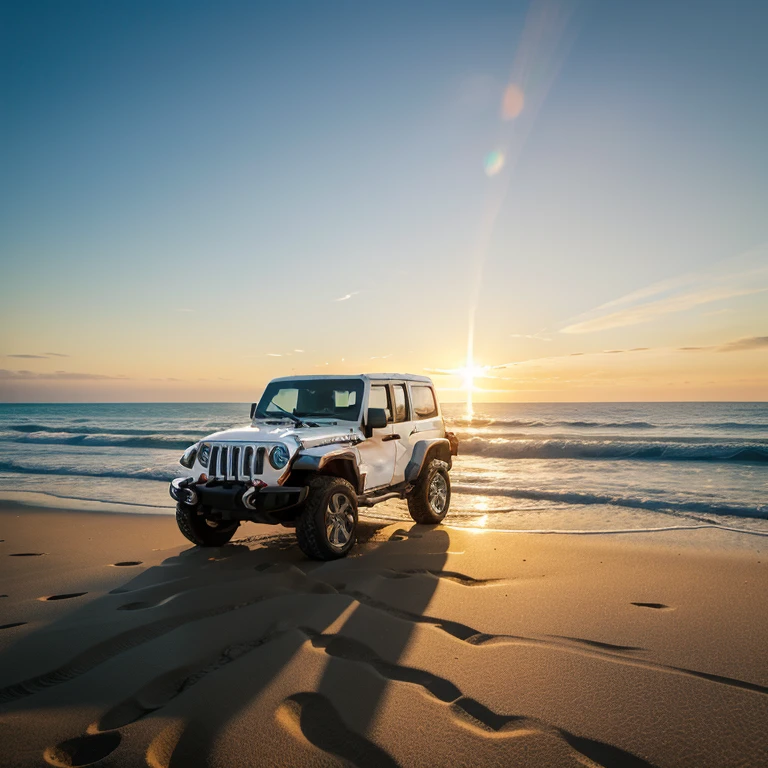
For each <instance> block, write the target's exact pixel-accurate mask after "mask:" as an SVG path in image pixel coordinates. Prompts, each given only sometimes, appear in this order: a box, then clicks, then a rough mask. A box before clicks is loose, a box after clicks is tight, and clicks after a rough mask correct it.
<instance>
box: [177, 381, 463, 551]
mask: <svg viewBox="0 0 768 768" xmlns="http://www.w3.org/2000/svg"><path fill="white" fill-rule="evenodd" d="M457 452H458V439H457V438H456V437H455V436H454V435H453V434H452V433H450V432H448V433H447V432H446V431H445V424H444V422H443V417H442V415H441V412H440V406H439V404H438V401H437V397H436V396H435V390H434V386H433V385H432V381H431V380H430V379H428V378H427V377H426V376H412V375H407V374H406V375H403V374H394V373H392V374H390V373H369V374H362V375H359V376H290V377H285V378H279V379H274V380H273V381H271V382H270V383H269V385H268V386H267V388H266V389H265V390H264V394H263V395H262V397H261V400H259V402H258V403H254V404H253V405H252V406H251V424H250V425H249V426H245V427H240V428H235V429H228V430H225V431H223V432H216V433H215V434H213V435H209V436H208V437H206V438H204V439H203V440H201V441H200V442H198V443H195V444H194V445H193V446H190V448H188V449H187V450H186V451H185V453H184V455H183V456H182V457H181V460H180V462H181V464H182V466H184V467H186V468H187V469H188V470H190V474H189V475H188V476H187V477H180V478H177V479H175V480H174V481H173V482H172V483H171V488H170V491H171V496H172V497H173V498H174V499H175V500H176V502H177V504H176V520H177V522H178V524H179V528H180V530H181V532H182V533H183V534H184V536H186V537H187V538H188V539H189V540H190V541H191V542H193V543H194V544H197V545H199V546H201V547H213V546H221V545H222V544H226V543H227V542H228V541H229V540H230V539H231V538H232V536H233V535H234V533H235V531H236V530H237V528H238V526H239V525H240V523H241V522H243V521H247V520H250V521H253V522H259V523H273V524H278V523H279V524H281V525H284V526H286V527H291V528H292V527H295V528H296V538H297V539H298V543H299V547H301V549H302V551H303V552H304V553H305V554H306V555H308V556H309V557H311V558H315V559H317V560H332V559H335V558H338V557H344V556H345V555H346V554H347V553H348V552H349V551H350V549H351V548H352V546H353V545H354V543H355V536H356V528H357V509H358V507H370V506H373V505H374V504H378V503H379V502H380V501H385V500H387V499H395V498H400V499H403V498H404V499H407V500H408V510H409V512H410V514H411V517H412V518H413V519H414V520H415V521H416V522H417V523H426V524H436V523H439V522H440V521H441V520H442V519H443V518H444V517H445V515H446V513H447V512H448V507H449V506H450V503H451V481H450V478H449V476H448V470H449V469H450V468H451V462H452V457H453V456H455V455H456V454H457Z"/></svg>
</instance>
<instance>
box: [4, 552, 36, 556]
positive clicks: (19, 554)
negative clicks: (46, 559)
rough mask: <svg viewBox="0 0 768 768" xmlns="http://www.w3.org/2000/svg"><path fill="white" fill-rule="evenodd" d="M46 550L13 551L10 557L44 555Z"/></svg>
mask: <svg viewBox="0 0 768 768" xmlns="http://www.w3.org/2000/svg"><path fill="white" fill-rule="evenodd" d="M44 554H45V552H13V553H11V554H10V555H8V557H42V556H43V555H44Z"/></svg>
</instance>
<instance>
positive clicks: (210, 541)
mask: <svg viewBox="0 0 768 768" xmlns="http://www.w3.org/2000/svg"><path fill="white" fill-rule="evenodd" d="M176 523H177V524H178V526H179V530H180V531H181V532H182V533H183V534H184V536H186V537H187V538H188V539H189V540H190V541H191V542H192V543H193V544H197V546H198V547H221V546H223V545H224V544H226V543H227V542H228V541H229V540H230V539H231V538H232V537H233V536H234V535H235V531H236V530H237V529H238V527H239V526H240V523H238V522H237V521H236V520H234V521H232V520H212V519H211V518H209V517H207V516H206V515H205V514H199V513H198V509H197V508H196V507H190V506H189V505H187V504H177V505H176Z"/></svg>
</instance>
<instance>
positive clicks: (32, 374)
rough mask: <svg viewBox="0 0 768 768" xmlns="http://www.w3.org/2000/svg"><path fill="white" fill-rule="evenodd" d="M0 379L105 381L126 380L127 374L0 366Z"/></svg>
mask: <svg viewBox="0 0 768 768" xmlns="http://www.w3.org/2000/svg"><path fill="white" fill-rule="evenodd" d="M0 379H4V380H6V381H107V380H121V381H122V380H127V379H128V377H127V376H107V375H106V374H103V373H70V372H69V371H54V372H53V373H38V372H37V371H9V370H7V369H5V368H0Z"/></svg>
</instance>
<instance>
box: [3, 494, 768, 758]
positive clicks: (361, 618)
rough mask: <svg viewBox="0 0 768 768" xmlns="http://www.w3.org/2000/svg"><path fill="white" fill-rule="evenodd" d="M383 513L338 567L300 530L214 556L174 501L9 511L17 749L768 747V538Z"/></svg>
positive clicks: (7, 604) (717, 754) (514, 751)
mask: <svg viewBox="0 0 768 768" xmlns="http://www.w3.org/2000/svg"><path fill="white" fill-rule="evenodd" d="M361 528H362V532H363V535H362V541H361V543H360V544H359V545H358V546H357V547H356V548H355V550H354V551H353V554H352V555H351V556H350V557H348V558H346V559H344V560H341V561H335V562H332V563H316V562H311V561H308V560H306V559H305V558H303V556H302V555H301V553H300V552H299V551H298V549H297V547H296V545H295V541H294V539H293V536H292V534H291V532H290V531H287V530H286V529H283V528H280V527H277V528H276V527H273V526H258V525H255V524H250V525H248V526H244V527H243V528H242V531H241V532H239V533H240V537H239V538H238V537H236V538H235V539H234V540H233V542H232V543H231V544H229V545H227V546H225V547H220V548H213V549H206V550H202V549H197V548H194V547H191V546H190V545H189V544H188V543H187V542H186V541H185V540H184V539H183V538H182V537H181V534H180V533H179V532H178V531H177V529H176V525H175V521H174V519H173V517H172V516H169V515H162V514H161V515H145V514H136V513H123V514H98V513H94V512H93V511H81V512H70V511H66V510H33V509H32V508H30V507H18V506H17V507H13V506H8V505H6V504H0V531H2V532H1V533H0V539H3V540H4V541H2V542H1V543H0V579H2V588H0V591H2V592H3V593H4V594H7V597H3V598H0V605H2V611H3V617H4V618H3V621H2V625H3V626H4V628H3V629H2V630H0V668H2V670H3V671H2V673H1V674H0V702H2V703H1V704H0V727H2V728H3V732H4V735H5V737H6V738H5V741H6V745H7V746H6V748H5V752H4V759H5V760H6V763H5V764H7V765H9V766H19V767H22V766H23V767H26V766H39V765H41V764H46V763H47V764H53V765H65V764H83V763H82V762H81V763H78V762H77V760H80V759H81V757H82V755H84V754H87V755H89V760H90V761H94V760H98V759H102V760H103V762H100V763H99V764H100V765H102V764H103V765H105V766H109V765H114V766H122V765H137V766H138V765H147V764H149V765H151V766H155V767H156V766H164V767H166V768H172V767H173V766H177V765H184V766H187V765H189V766H197V765H200V766H202V765H254V766H256V765H264V764H271V765H305V764H306V765H309V764H312V765H329V766H330V765H339V764H340V762H341V761H347V763H348V764H349V763H352V764H355V765H359V766H367V765H374V766H393V765H402V766H406V765H408V766H410V765H424V766H427V765H430V766H432V765H461V764H465V765H470V764H472V765H477V764H516V765H521V766H534V767H538V766H551V765H558V766H559V765H574V766H575V765H586V764H597V765H603V766H606V767H607V768H612V767H614V766H656V767H657V768H661V766H677V765H697V766H710V765H711V766H729V765H737V764H738V765H759V764H761V763H764V762H765V761H766V759H768V735H766V733H765V729H764V727H763V724H764V723H765V721H766V718H768V662H766V660H765V658H764V654H763V653H762V648H763V645H764V642H763V641H764V638H765V636H766V633H767V632H768V612H766V610H765V606H764V595H765V593H766V587H768V557H766V554H765V550H764V549H763V550H761V551H759V552H758V551H755V552H752V551H748V550H746V549H739V548H735V549H734V548H728V547H722V546H720V547H715V548H708V547H706V546H701V545H700V542H699V543H695V544H691V542H690V541H688V543H687V545H685V541H686V540H687V539H688V540H690V539H696V538H697V537H700V536H701V535H702V532H701V531H695V532H694V531H687V532H680V531H678V532H677V533H676V542H675V541H673V539H672V538H671V537H669V536H667V535H662V534H658V535H656V536H654V537H653V539H651V538H649V537H638V536H637V535H632V534H629V535H622V534H619V535H613V536H609V537H606V536H573V535H571V534H565V535H563V534H548V535H541V534H531V533H513V532H509V531H505V532H497V531H487V530H472V529H466V528H458V527H449V526H438V527H435V528H431V527H425V526H416V525H413V524H403V523H400V522H398V523H394V524H388V523H386V522H385V521H374V520H371V519H364V520H363V521H362V523H361ZM707 535H711V534H707ZM755 538H756V537H755ZM761 543H762V542H761ZM35 553H44V554H38V555H37V556H34V554H35ZM9 555H17V556H9ZM18 555H24V556H18ZM51 598H54V599H51ZM9 625H11V626H9ZM14 625H15V626H14ZM713 722H716V723H717V724H718V726H717V728H713V727H712V723H713ZM417 723H429V729H428V731H424V730H423V728H422V727H421V726H419V727H414V724H417ZM427 735H428V738H427ZM78 756H80V757H78ZM67 761H69V763H68V762H67ZM73 761H74V762H73ZM588 761H592V762H591V763H590V762H588Z"/></svg>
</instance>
